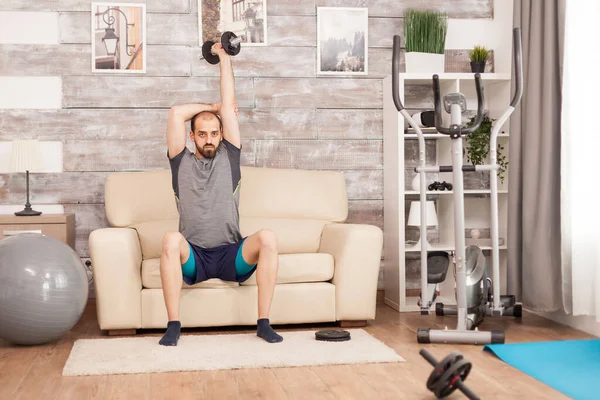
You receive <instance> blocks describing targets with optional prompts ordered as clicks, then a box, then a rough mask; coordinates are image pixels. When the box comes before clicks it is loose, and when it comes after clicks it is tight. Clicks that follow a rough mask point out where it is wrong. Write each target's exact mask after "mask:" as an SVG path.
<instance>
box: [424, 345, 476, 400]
mask: <svg viewBox="0 0 600 400" xmlns="http://www.w3.org/2000/svg"><path fill="white" fill-rule="evenodd" d="M419 354H420V355H421V356H422V357H423V358H424V359H426V360H427V362H429V364H431V365H432V366H433V371H431V374H430V375H429V379H427V389H429V390H430V391H432V392H433V394H435V397H437V398H438V399H443V398H445V397H447V396H449V395H450V394H451V393H452V392H454V391H455V390H456V389H458V390H460V391H461V392H463V394H464V395H465V396H467V398H469V399H470V400H479V397H478V396H477V395H476V394H475V393H473V392H472V391H471V390H470V389H469V388H468V387H467V385H465V380H466V379H467V376H468V375H469V372H470V371H471V363H470V362H469V361H467V360H465V359H464V358H463V356H462V354H461V353H459V352H454V353H451V354H449V355H448V356H446V358H444V359H443V360H442V361H440V362H438V361H437V360H436V359H435V358H434V357H433V356H432V355H431V354H430V353H429V352H428V351H427V350H425V349H421V351H420V352H419Z"/></svg>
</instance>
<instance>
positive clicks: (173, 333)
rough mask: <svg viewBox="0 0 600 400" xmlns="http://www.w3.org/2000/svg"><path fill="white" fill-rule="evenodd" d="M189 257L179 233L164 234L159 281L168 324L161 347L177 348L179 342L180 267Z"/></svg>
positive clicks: (187, 249)
mask: <svg viewBox="0 0 600 400" xmlns="http://www.w3.org/2000/svg"><path fill="white" fill-rule="evenodd" d="M190 256H192V255H191V254H190V247H189V245H188V243H187V241H186V240H185V238H184V237H183V235H182V234H181V233H179V232H168V233H166V234H165V236H164V237H163V243H162V253H161V255H160V280H161V282H162V289H163V296H164V299H165V305H166V307H167V316H168V317H169V323H168V325H167V331H166V332H165V334H164V336H163V337H162V339H161V340H160V342H159V343H160V344H161V345H163V346H177V341H178V340H179V335H180V332H181V323H180V321H179V297H180V295H181V285H182V284H183V274H182V271H181V265H182V264H184V263H185V262H186V261H187V259H188V257H190Z"/></svg>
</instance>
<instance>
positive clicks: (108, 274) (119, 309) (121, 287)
mask: <svg viewBox="0 0 600 400" xmlns="http://www.w3.org/2000/svg"><path fill="white" fill-rule="evenodd" d="M89 245H90V258H91V261H92V271H93V274H94V287H95V290H96V309H97V313H98V324H99V325H100V329H132V328H136V329H137V328H141V325H142V294H141V291H142V275H141V266H142V250H141V247H140V241H139V238H138V235H137V232H136V231H135V229H131V228H102V229H96V230H94V231H92V233H91V234H90V237H89Z"/></svg>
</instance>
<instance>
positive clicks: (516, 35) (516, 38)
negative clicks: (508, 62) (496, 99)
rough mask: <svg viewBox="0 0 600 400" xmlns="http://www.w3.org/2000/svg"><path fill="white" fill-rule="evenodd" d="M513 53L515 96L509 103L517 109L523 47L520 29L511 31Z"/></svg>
mask: <svg viewBox="0 0 600 400" xmlns="http://www.w3.org/2000/svg"><path fill="white" fill-rule="evenodd" d="M513 52H514V58H515V82H516V85H515V86H516V87H515V95H514V97H513V99H512V101H511V102H510V105H511V107H515V108H516V107H517V104H519V101H521V96H522V95H523V46H522V44H521V28H514V29H513Z"/></svg>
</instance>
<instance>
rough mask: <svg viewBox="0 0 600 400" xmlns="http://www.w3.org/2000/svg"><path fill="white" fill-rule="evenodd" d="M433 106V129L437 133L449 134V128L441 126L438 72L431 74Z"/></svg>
mask: <svg viewBox="0 0 600 400" xmlns="http://www.w3.org/2000/svg"><path fill="white" fill-rule="evenodd" d="M433 106H434V121H435V129H436V130H437V131H438V132H439V133H444V134H446V135H449V134H450V133H451V132H450V128H445V127H443V126H442V100H441V98H440V77H439V76H438V74H435V75H433Z"/></svg>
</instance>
